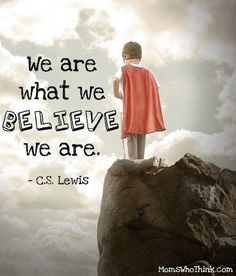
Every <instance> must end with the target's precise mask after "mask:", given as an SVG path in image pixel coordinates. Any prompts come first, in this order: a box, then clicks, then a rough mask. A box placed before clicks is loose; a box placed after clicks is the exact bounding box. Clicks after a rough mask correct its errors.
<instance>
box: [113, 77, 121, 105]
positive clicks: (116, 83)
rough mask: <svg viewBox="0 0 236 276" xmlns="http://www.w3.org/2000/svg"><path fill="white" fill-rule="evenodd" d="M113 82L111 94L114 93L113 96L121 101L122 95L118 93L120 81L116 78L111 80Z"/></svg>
mask: <svg viewBox="0 0 236 276" xmlns="http://www.w3.org/2000/svg"><path fill="white" fill-rule="evenodd" d="M112 82H113V93H114V96H115V97H116V98H118V99H121V100H122V98H123V97H122V93H121V92H120V91H119V87H120V80H119V79H118V78H115V77H114V78H113V80H112Z"/></svg>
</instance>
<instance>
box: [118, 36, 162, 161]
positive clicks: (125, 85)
mask: <svg viewBox="0 0 236 276" xmlns="http://www.w3.org/2000/svg"><path fill="white" fill-rule="evenodd" d="M122 58H123V60H124V63H125V65H124V66H122V67H121V68H119V69H118V71H117V73H116V74H115V76H114V77H113V92H114V96H115V97H116V98H119V99H121V100H122V101H123V114H122V123H121V139H122V140H123V145H124V155H125V158H127V159H143V158H144V153H145V140H146V134H148V133H151V132H155V131H163V130H165V126H164V121H163V116H162V110H161V104H160V99H159V92H158V88H159V85H158V83H157V81H156V80H155V78H154V76H153V75H152V73H151V72H150V71H149V70H148V69H146V68H144V67H143V66H142V65H141V64H140V61H141V58H142V48H141V46H140V44H139V43H137V42H132V41H130V42H127V43H126V44H125V45H124V47H123V50H122ZM120 84H121V86H122V90H123V92H121V91H120V89H119V88H120ZM126 148H127V149H126Z"/></svg>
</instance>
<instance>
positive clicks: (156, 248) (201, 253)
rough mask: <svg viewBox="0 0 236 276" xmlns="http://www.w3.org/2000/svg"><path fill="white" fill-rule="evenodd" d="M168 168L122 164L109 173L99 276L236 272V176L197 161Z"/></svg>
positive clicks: (100, 231)
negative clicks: (206, 268)
mask: <svg viewBox="0 0 236 276" xmlns="http://www.w3.org/2000/svg"><path fill="white" fill-rule="evenodd" d="M162 164H163V162H159V161H158V160H156V159H155V158H152V159H149V160H144V161H143V162H134V161H131V160H117V161H116V162H115V163H114V164H113V165H112V167H111V168H110V169H109V170H108V172H107V174H106V177H105V183H104V190H103V198H102V203H101V211H100V217H99V221H98V232H97V233H98V247H99V255H100V258H99V262H98V275H99V276H137V275H139V276H141V275H143V276H155V275H162V274H160V273H159V272H158V267H159V266H160V267H161V266H164V267H176V266H185V265H187V266H188V267H191V264H196V263H198V262H203V263H201V265H203V264H205V263H207V264H208V265H211V266H215V267H216V266H219V265H221V266H222V265H223V266H229V267H233V266H234V267H235V263H236V172H234V171H230V170H228V169H224V170H222V169H220V168H218V167H217V166H216V165H214V164H212V163H206V162H204V161H202V160H201V159H199V158H197V157H196V156H193V155H191V154H185V156H184V157H183V158H181V159H180V160H179V161H177V162H176V163H175V164H174V165H173V166H170V167H166V166H162ZM160 165H161V166H160ZM163 275H171V274H166V273H163ZM178 275H181V274H178ZM183 275H188V274H186V273H184V274H183ZM189 275H190V274H189ZM191 275H194V274H191ZM198 275H201V274H198ZM208 275H214V274H208ZM221 275H227V274H221ZM231 275H233V274H231Z"/></svg>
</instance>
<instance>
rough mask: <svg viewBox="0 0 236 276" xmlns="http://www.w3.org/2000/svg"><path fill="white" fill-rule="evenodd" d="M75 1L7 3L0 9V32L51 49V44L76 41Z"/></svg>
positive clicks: (76, 18)
mask: <svg viewBox="0 0 236 276" xmlns="http://www.w3.org/2000/svg"><path fill="white" fill-rule="evenodd" d="M75 2H76V1H62V0H60V1H46V0H43V1H40V2H38V1H29V0H22V1H10V2H6V3H4V4H2V5H1V6H0V33H1V34H2V35H3V36H5V37H6V38H8V39H12V40H13V41H16V42H19V41H24V40H28V41H31V42H33V43H35V44H39V45H44V46H51V45H53V44H54V41H57V40H64V39H77V38H78V34H77V33H76V31H75V28H76V26H77V24H78V16H79V13H78V12H79V11H78V10H77V9H75V8H74V3H75Z"/></svg>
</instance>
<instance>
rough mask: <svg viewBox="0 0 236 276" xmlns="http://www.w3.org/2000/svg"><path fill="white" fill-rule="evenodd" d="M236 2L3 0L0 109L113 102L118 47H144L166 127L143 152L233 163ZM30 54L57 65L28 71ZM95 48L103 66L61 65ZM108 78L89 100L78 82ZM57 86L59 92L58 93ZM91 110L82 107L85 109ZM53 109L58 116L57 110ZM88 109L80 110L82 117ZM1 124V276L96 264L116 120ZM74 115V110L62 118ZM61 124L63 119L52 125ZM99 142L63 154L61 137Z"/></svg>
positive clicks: (89, 270)
mask: <svg viewBox="0 0 236 276" xmlns="http://www.w3.org/2000/svg"><path fill="white" fill-rule="evenodd" d="M235 11H236V1H234V0H225V1H222V0H215V1H211V0H204V1H203V0H202V1H197V0H167V1H164V0H155V1H154V0H147V1H135V0H126V1H124V0H120V1H118V0H109V1H108V0H101V1H95V0H88V1H82V0H59V1H58V0H57V1H56V0H42V1H36V0H18V1H16V0H1V1H0V88H1V90H0V109H1V115H0V120H1V126H2V123H3V119H4V114H5V112H6V111H7V110H12V111H14V112H16V113H17V112H20V111H24V110H30V112H31V115H32V113H33V112H34V111H35V110H38V111H42V112H43V114H44V115H45V118H46V120H49V121H51V122H55V120H54V121H53V116H52V114H53V112H56V111H59V110H67V112H68V113H69V112H72V111H75V110H82V111H83V112H84V111H85V110H92V111H93V112H94V114H95V113H96V112H106V111H109V110H117V114H118V115H117V117H116V122H119V105H120V102H119V100H116V99H114V97H113V95H112V89H111V78H112V76H113V75H114V73H115V72H116V70H117V67H118V66H120V65H121V64H122V63H121V62H122V60H121V53H120V52H121V48H122V46H123V44H124V43H125V42H127V41H130V40H134V41H138V42H140V43H141V45H142V46H143V61H142V63H143V65H144V66H146V67H148V68H150V69H151V71H152V72H153V73H154V74H155V75H156V77H157V79H158V81H159V83H160V86H161V88H160V95H161V101H162V106H163V111H164V118H165V124H166V129H167V130H166V131H165V132H162V133H155V134H151V135H149V136H148V139H147V150H146V157H147V158H149V157H151V156H153V155H156V156H158V157H160V156H161V157H163V158H166V159H167V162H168V163H169V164H170V165H171V164H173V163H174V162H175V161H177V160H178V159H179V158H180V157H181V156H183V154H184V153H185V152H191V153H193V154H196V155H197V156H199V157H201V158H203V159H204V160H207V161H211V162H214V163H215V164H217V165H218V166H220V167H228V168H230V169H236V140H235V137H236V93H235V87H236V36H235V29H236V21H235V16H236V14H235ZM27 56H31V57H32V60H36V58H37V57H38V56H42V57H45V58H48V59H50V60H51V62H52V68H53V70H52V71H50V72H42V71H38V72H33V71H32V72H29V70H28V65H27V58H26V57H27ZM64 57H67V58H70V59H71V60H73V59H83V60H86V59H90V58H92V59H94V60H95V61H96V68H97V70H96V71H94V72H86V70H85V69H84V67H81V68H80V70H79V71H77V72H69V73H68V72H62V71H61V70H60V60H61V59H62V58H64ZM64 79H66V80H67V82H68V84H69V85H70V89H69V92H68V96H69V100H63V99H61V98H60V99H59V100H47V101H45V100H43V99H39V100H31V101H28V100H22V99H21V96H20V92H19V88H18V87H19V86H23V87H29V86H31V85H33V84H34V82H35V81H38V82H39V83H40V85H41V86H42V87H45V88H46V87H48V86H50V85H54V86H57V87H58V86H59V85H60V84H61V83H62V81H63V80H64ZM91 85H93V86H95V87H102V88H103V89H104V95H105V99H103V100H100V101H97V100H90V101H88V100H81V99H80V97H79V94H78V90H77V89H76V88H77V86H82V87H84V88H88V87H89V86H91ZM59 95H60V96H61V94H59ZM83 114H84V113H83ZM54 119H55V118H54ZM83 119H84V117H83ZM32 120H33V116H31V117H30V121H31V122H32V124H33V125H34V128H33V129H32V130H29V131H25V132H21V131H20V130H19V125H18V123H16V127H15V130H14V131H13V132H5V131H3V129H2V127H1V129H0V132H1V133H0V141H1V143H0V146H1V150H0V151H1V163H0V174H1V184H0V208H1V211H0V212H1V213H0V232H1V233H0V234H1V235H0V236H1V238H0V268H1V269H0V270H1V273H2V274H1V275H4V276H18V275H19V276H41V275H48V276H65V275H67V276H68V275H70V276H72V275H85V276H94V275H96V264H97V260H98V251H97V242H96V226H97V219H98V215H99V208H100V200H101V196H102V187H103V179H104V175H105V173H106V170H107V168H109V166H110V165H111V164H112V163H113V162H114V160H115V159H117V158H122V145H121V141H120V130H115V131H111V132H107V131H106V130H105V127H104V121H103V120H102V121H101V122H100V124H99V126H98V128H97V129H96V131H95V132H89V131H87V130H86V129H85V130H80V131H77V132H72V131H71V130H67V131H62V132H56V131H55V129H52V130H48V131H41V132H39V131H37V130H36V129H35V123H34V122H33V121H32ZM66 120H67V121H68V117H67V118H66ZM54 125H55V124H54ZM36 142H40V143H48V144H49V145H50V147H51V152H52V154H51V155H50V156H47V157H41V156H37V157H33V156H26V153H25V147H24V143H29V144H34V143H36ZM61 142H68V143H70V144H72V143H77V144H86V143H92V144H93V145H94V146H95V148H96V151H99V152H100V155H99V156H97V155H96V156H93V157H86V156H84V155H83V153H82V152H81V151H80V152H79V154H78V156H76V157H75V156H70V157H69V156H64V157H62V156H60V154H59V153H58V145H59V144H60V143H61ZM47 175H52V176H53V177H57V176H58V175H61V176H63V177H76V176H80V175H81V176H88V177H89V184H88V185H80V186H77V187H76V186H72V185H71V186H69V185H68V186H59V185H51V186H50V185H43V186H39V185H37V184H36V183H35V181H33V182H29V181H28V180H29V179H35V178H36V177H37V176H47Z"/></svg>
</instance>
